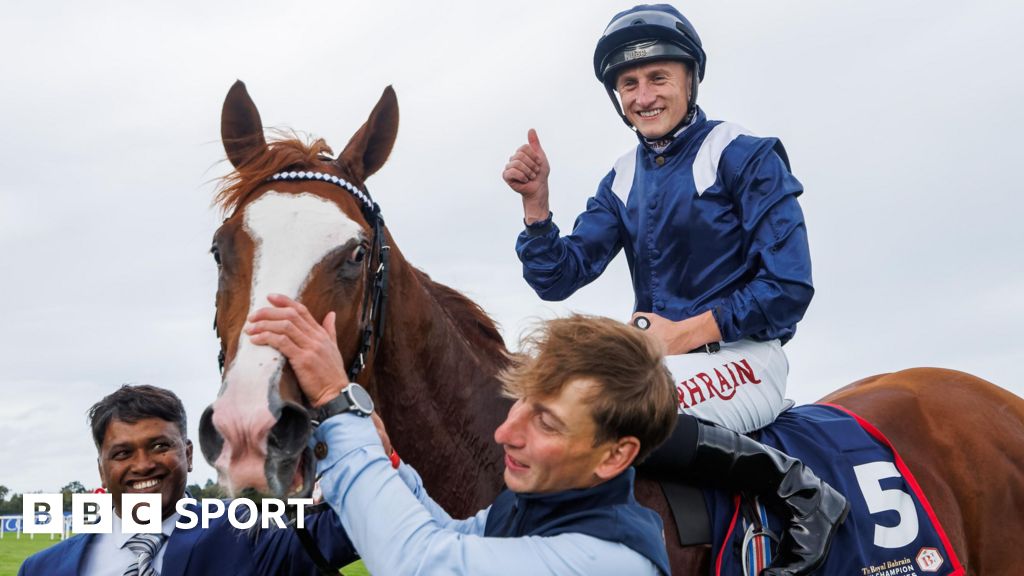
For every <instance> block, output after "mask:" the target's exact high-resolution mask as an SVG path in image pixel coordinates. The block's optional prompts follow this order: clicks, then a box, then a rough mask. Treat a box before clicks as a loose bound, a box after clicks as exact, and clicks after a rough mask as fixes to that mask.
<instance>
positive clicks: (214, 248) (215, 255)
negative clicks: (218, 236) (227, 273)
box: [210, 244, 220, 266]
mask: <svg viewBox="0 0 1024 576" xmlns="http://www.w3.org/2000/svg"><path fill="white" fill-rule="evenodd" d="M210 254H213V261H214V262H216V263H217V266H220V250H218V249H217V245H216V244H215V245H213V246H211V247H210Z"/></svg>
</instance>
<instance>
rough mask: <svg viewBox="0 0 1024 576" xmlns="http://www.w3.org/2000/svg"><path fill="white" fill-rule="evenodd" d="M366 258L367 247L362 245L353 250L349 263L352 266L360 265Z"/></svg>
mask: <svg viewBox="0 0 1024 576" xmlns="http://www.w3.org/2000/svg"><path fill="white" fill-rule="evenodd" d="M364 258H366V246H363V245H362V244H360V245H359V246H356V247H355V248H353V249H352V253H351V254H349V256H348V261H349V263H351V264H360V263H362V261H363V259H364Z"/></svg>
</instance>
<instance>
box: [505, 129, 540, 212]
mask: <svg viewBox="0 0 1024 576" xmlns="http://www.w3.org/2000/svg"><path fill="white" fill-rule="evenodd" d="M550 174H551V165H550V164H548V157H547V154H545V153H544V149H543V148H542V147H541V145H540V139H539V138H538V137H537V131H536V130H534V129H533V128H531V129H530V131H529V133H528V134H527V143H526V144H523V145H522V146H520V147H519V148H518V149H517V150H516V151H515V153H514V154H512V156H511V157H510V158H509V159H508V164H505V170H504V171H502V173H501V178H502V179H503V180H504V181H505V183H506V184H508V185H509V187H510V188H512V189H513V190H515V191H516V192H518V193H519V194H520V195H521V196H522V197H523V211H524V212H525V213H526V221H527V223H528V224H530V223H533V222H536V221H538V220H544V219H546V218H547V217H548V176H549V175H550Z"/></svg>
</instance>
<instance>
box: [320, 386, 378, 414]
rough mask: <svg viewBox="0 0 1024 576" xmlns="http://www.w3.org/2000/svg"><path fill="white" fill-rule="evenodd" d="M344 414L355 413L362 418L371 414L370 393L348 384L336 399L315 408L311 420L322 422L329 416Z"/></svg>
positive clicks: (360, 387) (371, 399) (371, 400)
mask: <svg viewBox="0 0 1024 576" xmlns="http://www.w3.org/2000/svg"><path fill="white" fill-rule="evenodd" d="M346 412H355V413H356V414H358V415H359V416H362V417H364V418H366V417H368V416H369V415H370V414H373V398H370V393H369V392H367V391H366V388H363V387H362V386H360V385H359V384H355V383H352V384H349V385H348V386H346V387H345V388H344V389H342V391H341V394H338V396H337V397H336V398H334V399H333V400H331V401H330V402H328V403H327V404H324V405H323V406H321V407H319V408H317V409H316V413H315V414H314V415H313V419H314V420H316V421H317V422H323V421H324V420H327V419H328V418H330V417H331V416H337V415H338V414H344V413H346Z"/></svg>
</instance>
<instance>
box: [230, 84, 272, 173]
mask: <svg viewBox="0 0 1024 576" xmlns="http://www.w3.org/2000/svg"><path fill="white" fill-rule="evenodd" d="M220 137H221V140H222V141H223V142H224V151H225V152H227V153H228V160H230V161H231V164H232V165H234V167H235V168H238V167H239V166H241V165H242V164H245V163H246V162H247V161H248V160H250V159H252V158H253V156H255V155H257V154H260V153H262V152H263V151H264V150H266V148H267V140H266V138H264V137H263V122H262V121H261V120H260V113H259V111H258V110H256V105H255V104H253V102H252V98H250V97H249V93H248V92H247V91H246V90H245V84H243V83H242V81H241V80H236V81H235V83H234V85H232V86H231V90H228V95H227V98H225V99H224V108H223V109H222V110H221V114H220Z"/></svg>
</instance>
